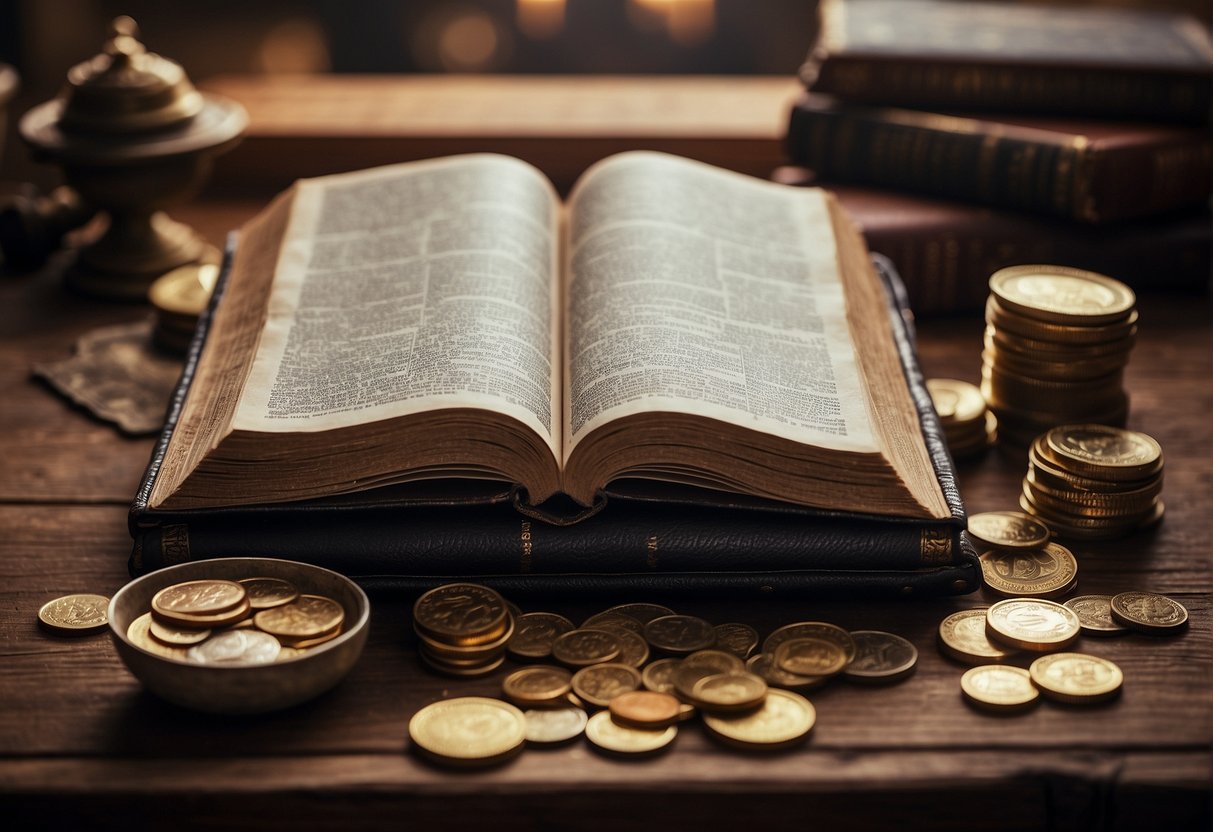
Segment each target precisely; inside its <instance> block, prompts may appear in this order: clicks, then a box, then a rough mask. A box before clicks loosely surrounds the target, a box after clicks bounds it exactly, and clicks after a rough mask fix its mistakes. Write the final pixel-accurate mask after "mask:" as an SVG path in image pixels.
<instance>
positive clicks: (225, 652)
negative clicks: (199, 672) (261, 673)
mask: <svg viewBox="0 0 1213 832" xmlns="http://www.w3.org/2000/svg"><path fill="white" fill-rule="evenodd" d="M281 650H282V645H280V644H279V643H278V639H276V638H274V637H273V636H272V635H270V634H269V633H263V632H261V631H260V630H224V631H223V632H221V633H215V634H214V635H213V636H211V637H210V638H208V639H207V640H206V641H204V642H202V643H201V644H195V645H194V646H193V647H191V648H190V649H189V650H187V651H186V654H185V657H186V659H187V660H189V661H191V662H194V663H195V664H217V665H226V666H229V667H232V666H239V667H245V666H249V665H257V664H270V663H272V662H273V661H275V660H276V659H277V658H278V654H279V652H281Z"/></svg>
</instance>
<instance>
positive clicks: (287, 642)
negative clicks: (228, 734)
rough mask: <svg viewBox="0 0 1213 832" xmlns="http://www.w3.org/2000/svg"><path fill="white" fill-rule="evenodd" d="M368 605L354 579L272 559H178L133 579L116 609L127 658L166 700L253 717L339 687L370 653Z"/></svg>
mask: <svg viewBox="0 0 1213 832" xmlns="http://www.w3.org/2000/svg"><path fill="white" fill-rule="evenodd" d="M369 620H370V602H369V601H368V600H367V597H366V594H365V593H364V592H363V591H362V590H361V589H360V588H359V587H358V585H357V584H355V583H354V582H353V581H351V580H350V579H349V578H346V577H345V576H343V575H339V574H337V573H336V572H332V571H330V570H328V569H322V568H320V567H318V566H311V565H309V564H304V563H296V562H293V561H287V560H276V559H273V558H255V557H249V558H220V559H216V560H204V561H196V562H191V563H182V564H179V565H177V566H170V567H168V568H166V569H161V570H158V571H156V572H152V573H150V574H148V575H144V576H143V577H141V578H136V579H135V580H133V581H131V582H130V583H128V584H127V585H126V586H124V587H123V588H122V589H120V590H119V591H118V593H117V594H116V595H114V597H113V599H112V600H111V601H110V606H109V626H110V635H111V636H112V637H113V641H114V646H115V648H116V649H117V651H118V655H119V657H121V659H122V661H123V663H125V664H126V666H127V668H128V669H129V670H130V671H131V673H132V674H134V676H135V678H137V679H139V681H140V682H142V683H143V684H144V685H145V686H146V687H147V689H148V690H150V691H151V692H152V693H154V694H156V695H157V696H159V697H161V698H162V699H166V700H168V701H170V702H173V703H175V704H177V705H182V706H184V707H187V708H192V709H194V710H199V711H207V712H210V713H221V714H255V713H265V712H268V711H275V710H279V709H281V708H287V707H290V706H291V705H296V704H299V703H300V702H304V701H306V700H308V699H311V698H313V697H315V696H318V695H319V694H321V693H323V692H324V691H326V690H328V689H329V688H331V687H333V686H334V685H336V684H337V683H338V682H340V681H341V679H342V678H343V677H344V676H345V675H346V673H348V672H349V671H350V669H351V668H352V667H353V666H354V664H355V663H356V662H357V661H358V657H359V656H360V655H361V654H362V648H363V646H364V645H365V644H366V637H367V632H368V630H369Z"/></svg>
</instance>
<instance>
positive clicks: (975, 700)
mask: <svg viewBox="0 0 1213 832" xmlns="http://www.w3.org/2000/svg"><path fill="white" fill-rule="evenodd" d="M960 690H961V692H962V693H963V694H964V696H965V699H967V700H968V701H969V702H970V703H972V704H973V705H976V706H977V707H979V708H984V709H986V710H992V711H1001V712H1007V711H1019V710H1024V709H1025V708H1029V707H1031V706H1032V705H1034V704H1036V702H1037V700H1039V699H1040V692H1039V691H1037V690H1036V688H1035V687H1034V686H1033V685H1032V677H1031V676H1029V675H1028V671H1026V670H1024V669H1023V668H1022V667H1006V666H1004V665H1000V664H983V665H978V666H977V667H972V668H969V669H968V670H966V671H965V674H964V675H963V676H961V677H960Z"/></svg>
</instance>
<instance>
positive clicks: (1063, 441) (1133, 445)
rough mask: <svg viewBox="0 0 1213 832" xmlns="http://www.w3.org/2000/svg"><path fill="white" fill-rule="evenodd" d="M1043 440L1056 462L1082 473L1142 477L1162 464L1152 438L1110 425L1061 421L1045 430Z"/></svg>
mask: <svg viewBox="0 0 1213 832" xmlns="http://www.w3.org/2000/svg"><path fill="white" fill-rule="evenodd" d="M1044 444H1045V446H1046V447H1047V449H1048V452H1049V454H1050V455H1051V456H1052V458H1053V460H1054V461H1055V462H1056V463H1057V464H1059V465H1061V466H1062V467H1063V468H1065V469H1066V470H1067V471H1070V472H1072V473H1074V474H1077V475H1078V476H1081V477H1093V478H1095V479H1103V480H1116V481H1123V480H1139V479H1142V478H1144V477H1148V476H1151V475H1152V474H1155V473H1157V472H1158V471H1159V470H1160V469H1161V468H1162V464H1163V460H1162V448H1161V447H1159V445H1158V443H1157V442H1156V441H1154V439H1153V438H1151V437H1149V436H1147V435H1146V434H1144V433H1140V432H1138V431H1135V430H1125V429H1123V428H1115V427H1109V426H1107V425H1062V426H1060V427H1056V428H1053V429H1052V430H1050V431H1049V432H1048V433H1046V434H1045V436H1044Z"/></svg>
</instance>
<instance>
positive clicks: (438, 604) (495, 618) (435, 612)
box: [413, 583, 510, 647]
mask: <svg viewBox="0 0 1213 832" xmlns="http://www.w3.org/2000/svg"><path fill="white" fill-rule="evenodd" d="M509 618H510V613H509V609H508V607H507V606H506V601H505V599H504V598H502V597H501V595H500V594H499V593H498V592H497V591H496V590H493V589H489V588H488V587H487V586H481V585H480V584H468V583H454V584H443V585H442V586H439V587H435V588H434V589H431V590H430V591H429V592H426V593H424V594H423V595H422V596H421V597H420V598H418V599H417V602H416V603H415V604H414V605H413V626H414V628H415V629H416V630H417V631H418V632H423V633H425V634H426V635H427V636H429V637H430V638H432V639H434V640H435V641H442V642H446V643H448V644H454V645H460V646H468V647H471V646H475V645H478V644H484V643H485V642H489V641H496V640H497V639H498V638H500V637H501V634H502V633H503V632H504V631H505V629H506V627H507V624H508V619H509Z"/></svg>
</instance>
